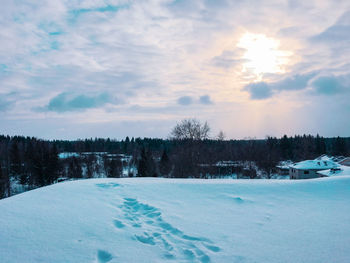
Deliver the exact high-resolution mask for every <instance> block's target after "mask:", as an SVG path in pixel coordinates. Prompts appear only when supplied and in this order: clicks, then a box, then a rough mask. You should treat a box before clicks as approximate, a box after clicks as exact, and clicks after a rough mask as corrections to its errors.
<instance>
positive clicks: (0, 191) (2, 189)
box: [0, 163, 6, 199]
mask: <svg viewBox="0 0 350 263" xmlns="http://www.w3.org/2000/svg"><path fill="white" fill-rule="evenodd" d="M5 193H6V181H5V176H4V175H3V173H2V167H1V163H0V199H2V198H4V197H5Z"/></svg>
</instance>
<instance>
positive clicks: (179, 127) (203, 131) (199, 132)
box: [170, 119, 210, 140]
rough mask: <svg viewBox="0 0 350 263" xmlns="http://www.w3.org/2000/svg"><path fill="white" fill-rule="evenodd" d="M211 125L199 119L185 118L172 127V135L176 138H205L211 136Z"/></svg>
mask: <svg viewBox="0 0 350 263" xmlns="http://www.w3.org/2000/svg"><path fill="white" fill-rule="evenodd" d="M209 132H210V127H209V125H208V123H207V122H205V123H201V122H200V121H199V120H197V119H184V120H182V121H181V122H180V123H177V124H176V126H175V127H174V128H173V129H172V131H171V133H170V136H171V138H173V139H176V140H186V139H189V140H205V139H208V138H209Z"/></svg>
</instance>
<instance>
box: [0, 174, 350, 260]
mask: <svg viewBox="0 0 350 263" xmlns="http://www.w3.org/2000/svg"><path fill="white" fill-rule="evenodd" d="M0 259H1V262H7V263H11V262H65V263H66V262H98V263H106V262H111V263H112V262H127V263H129V262H152V263H153V262H317V263H320V262H350V177H336V178H323V179H314V180H305V181H279V180H175V179H174V180H173V179H148V178H146V179H140V178H136V179H135V178H130V179H91V180H81V181H73V182H64V183H59V184H55V185H52V186H48V187H44V188H41V189H37V190H34V191H30V192H26V193H23V194H20V195H17V196H14V197H11V198H8V199H4V200H0Z"/></svg>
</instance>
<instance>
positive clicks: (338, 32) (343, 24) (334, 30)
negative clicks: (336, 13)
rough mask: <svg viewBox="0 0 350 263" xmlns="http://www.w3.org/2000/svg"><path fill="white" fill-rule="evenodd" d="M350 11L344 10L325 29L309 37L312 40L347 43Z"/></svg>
mask: <svg viewBox="0 0 350 263" xmlns="http://www.w3.org/2000/svg"><path fill="white" fill-rule="evenodd" d="M349 17H350V11H346V12H345V13H344V14H343V15H342V16H341V17H340V18H339V19H338V21H337V22H336V23H335V24H334V25H332V26H330V27H328V28H327V29H326V30H324V31H323V32H321V33H320V34H317V35H315V36H313V37H311V41H313V42H319V41H321V42H327V43H329V44H332V45H337V44H339V43H348V44H349V41H350V34H349V32H350V19H349Z"/></svg>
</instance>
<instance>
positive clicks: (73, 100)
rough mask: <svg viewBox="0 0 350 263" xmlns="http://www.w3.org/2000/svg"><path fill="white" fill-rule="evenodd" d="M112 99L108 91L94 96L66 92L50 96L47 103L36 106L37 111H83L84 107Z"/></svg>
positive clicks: (94, 106)
mask: <svg viewBox="0 0 350 263" xmlns="http://www.w3.org/2000/svg"><path fill="white" fill-rule="evenodd" d="M112 102H113V100H112V98H111V96H110V95H109V94H108V93H101V94H98V95H95V96H88V95H75V96H73V95H71V94H68V93H61V94H58V95H57V96H56V97H54V98H52V99H51V100H50V101H49V103H48V105H46V106H44V107H39V108H37V110H38V111H53V112H67V111H83V110H86V109H92V108H100V107H103V106H104V105H106V104H107V103H112Z"/></svg>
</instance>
